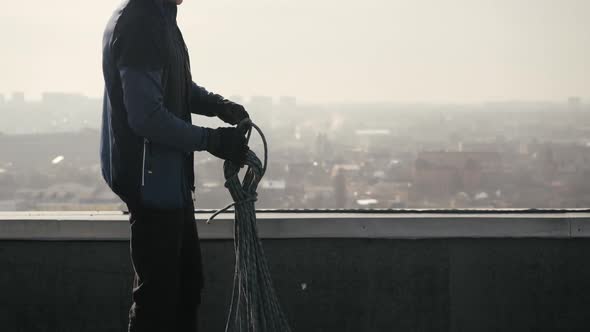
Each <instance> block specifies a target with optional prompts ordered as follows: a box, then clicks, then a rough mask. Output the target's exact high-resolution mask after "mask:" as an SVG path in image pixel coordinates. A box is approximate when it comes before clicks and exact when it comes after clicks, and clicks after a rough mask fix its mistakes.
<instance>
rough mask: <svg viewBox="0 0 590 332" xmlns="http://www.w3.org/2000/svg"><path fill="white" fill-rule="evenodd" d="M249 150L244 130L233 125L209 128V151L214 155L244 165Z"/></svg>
mask: <svg viewBox="0 0 590 332" xmlns="http://www.w3.org/2000/svg"><path fill="white" fill-rule="evenodd" d="M249 150H250V149H249V148H248V145H246V137H245V136H244V133H243V131H242V130H240V129H238V128H233V127H220V128H217V129H211V128H209V139H208V142H207V151H208V152H209V153H211V154H212V155H214V156H216V157H218V158H221V159H224V160H229V161H232V162H233V163H235V164H237V165H240V167H242V166H244V163H245V162H246V154H247V153H248V151H249Z"/></svg>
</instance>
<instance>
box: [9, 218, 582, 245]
mask: <svg viewBox="0 0 590 332" xmlns="http://www.w3.org/2000/svg"><path fill="white" fill-rule="evenodd" d="M210 215H211V213H210V212H197V213H196V218H197V220H198V227H199V234H200V237H201V238H202V239H231V238H233V214H232V213H225V214H222V215H220V216H219V217H218V218H217V219H216V220H215V221H214V222H213V223H212V224H210V225H207V224H205V223H204V220H206V219H207V218H208V217H209V216H210ZM258 224H259V232H260V236H261V237H262V238H266V239H286V238H289V239H293V238H301V239H303V238H375V239H439V238H561V239H567V238H588V237H590V213H587V212H575V211H574V212H563V213H497V214H494V213H490V212H489V211H488V212H486V213H456V214H453V213H366V212H365V213H336V212H335V213H314V212H293V213H260V214H259V215H258ZM128 238H129V215H126V214H123V213H122V212H9V213H0V240H46V241H64V240H65V241H68V240H88V241H105V240H106V241H110V240H114V241H120V240H127V239H128Z"/></svg>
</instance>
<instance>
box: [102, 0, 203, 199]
mask: <svg viewBox="0 0 590 332" xmlns="http://www.w3.org/2000/svg"><path fill="white" fill-rule="evenodd" d="M103 74H104V79H105V95H104V103H103V107H104V108H103V126H102V139H101V161H102V173H103V177H104V179H105V181H106V182H107V183H108V184H109V186H110V187H111V189H112V190H113V191H114V192H115V193H116V194H118V195H119V196H120V197H121V198H122V199H123V201H125V202H132V203H133V202H139V200H140V198H141V199H143V200H144V203H150V204H153V205H154V206H160V207H170V208H174V207H180V206H181V205H183V202H185V201H186V199H189V198H190V193H189V191H190V190H191V189H193V190H194V186H193V182H194V175H193V168H192V164H193V152H192V151H195V150H199V149H200V150H203V149H204V143H205V131H204V130H201V131H199V130H198V129H201V128H199V127H195V126H190V123H191V115H190V114H191V112H190V89H191V83H192V79H191V75H190V64H189V60H188V53H187V50H186V47H185V45H184V41H183V39H182V35H181V34H180V30H178V27H177V25H176V6H174V5H164V4H162V2H161V1H159V3H158V0H129V1H126V2H124V3H123V4H122V6H121V7H120V8H119V9H118V10H116V11H115V13H114V14H113V16H112V17H111V19H110V21H109V23H108V25H107V28H106V29H105V33H104V37H103ZM140 75H143V76H140ZM146 75H149V76H147V78H148V79H147V80H145V79H143V77H145V76H146ZM154 81H157V82H154ZM146 82H147V83H146ZM152 83H157V84H152ZM151 90H154V91H151ZM146 94H148V95H147V96H146ZM157 95H161V98H162V99H161V100H158V98H155V97H154V96H157ZM130 105H137V107H134V108H133V109H130V107H129V106H130ZM187 196H188V197H187Z"/></svg>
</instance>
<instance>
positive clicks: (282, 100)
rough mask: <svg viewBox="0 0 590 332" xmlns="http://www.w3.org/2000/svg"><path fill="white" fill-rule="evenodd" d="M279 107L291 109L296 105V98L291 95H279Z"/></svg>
mask: <svg viewBox="0 0 590 332" xmlns="http://www.w3.org/2000/svg"><path fill="white" fill-rule="evenodd" d="M279 107H280V108H281V109H284V110H292V109H295V108H296V107H297V98H295V97H291V96H281V97H279Z"/></svg>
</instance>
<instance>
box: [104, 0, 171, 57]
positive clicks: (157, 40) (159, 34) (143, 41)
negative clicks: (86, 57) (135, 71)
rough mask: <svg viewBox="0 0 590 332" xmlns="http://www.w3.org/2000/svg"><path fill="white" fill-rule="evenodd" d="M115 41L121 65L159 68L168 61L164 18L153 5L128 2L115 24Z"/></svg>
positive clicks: (115, 53) (113, 47)
mask: <svg viewBox="0 0 590 332" xmlns="http://www.w3.org/2000/svg"><path fill="white" fill-rule="evenodd" d="M111 41H112V50H113V51H114V53H113V55H114V56H115V58H116V59H117V63H118V64H121V65H141V66H144V65H147V66H148V67H154V68H155V67H160V66H161V65H162V64H163V62H164V56H163V55H164V54H165V53H164V51H163V47H164V45H165V34H164V31H163V25H162V19H161V17H160V16H159V15H158V13H157V12H155V11H154V10H153V9H151V8H149V7H146V6H138V5H135V4H134V3H133V2H132V3H128V4H126V5H125V6H124V7H123V8H122V9H121V12H120V13H119V16H118V18H117V19H116V23H115V24H114V26H113V32H112V38H111Z"/></svg>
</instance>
